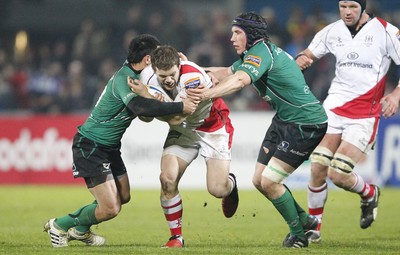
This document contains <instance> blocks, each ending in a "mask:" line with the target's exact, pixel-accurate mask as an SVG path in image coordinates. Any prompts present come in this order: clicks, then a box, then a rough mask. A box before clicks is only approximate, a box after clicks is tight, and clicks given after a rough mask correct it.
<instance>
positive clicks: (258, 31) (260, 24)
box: [232, 12, 268, 50]
mask: <svg viewBox="0 0 400 255" xmlns="http://www.w3.org/2000/svg"><path fill="white" fill-rule="evenodd" d="M232 26H238V27H240V28H241V29H242V30H243V31H244V32H245V34H246V37H247V41H246V49H247V50H248V49H249V48H250V47H251V46H253V45H254V44H255V43H256V42H258V41H259V40H266V41H268V33H267V21H266V20H265V19H264V18H263V17H262V16H260V15H258V14H256V13H254V12H246V13H242V14H240V15H238V16H237V17H236V18H235V19H234V20H233V21H232Z"/></svg>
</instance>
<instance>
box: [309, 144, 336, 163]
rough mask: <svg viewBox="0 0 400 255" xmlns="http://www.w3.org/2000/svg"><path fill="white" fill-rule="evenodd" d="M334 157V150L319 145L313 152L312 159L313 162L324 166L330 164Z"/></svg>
mask: <svg viewBox="0 0 400 255" xmlns="http://www.w3.org/2000/svg"><path fill="white" fill-rule="evenodd" d="M332 158H333V152H332V151H331V150H329V149H328V148H326V147H323V146H317V147H316V148H315V150H314V151H313V152H312V153H311V156H310V160H311V162H312V163H318V164H321V165H323V166H329V165H330V164H331V160H332Z"/></svg>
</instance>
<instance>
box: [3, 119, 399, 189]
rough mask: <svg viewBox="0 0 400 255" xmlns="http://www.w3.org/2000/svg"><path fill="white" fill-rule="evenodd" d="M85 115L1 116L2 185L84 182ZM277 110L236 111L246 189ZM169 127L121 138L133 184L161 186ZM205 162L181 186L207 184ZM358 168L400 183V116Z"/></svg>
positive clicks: (137, 129)
mask: <svg viewBox="0 0 400 255" xmlns="http://www.w3.org/2000/svg"><path fill="white" fill-rule="evenodd" d="M86 117H87V116H86V115H55V116H52V115H41V116H0V184H47V185H48V184H57V185H58V184H83V181H82V180H81V179H78V180H74V178H73V177H72V171H71V166H72V152H71V143H72V137H73V136H74V134H75V132H76V127H77V126H78V125H80V124H82V123H83V122H84V121H85V118H86ZM272 117H273V113H265V112H255V113H253V112H252V113H250V112H234V113H232V114H231V119H232V123H233V125H234V127H235V134H234V138H233V147H232V163H231V169H232V172H234V173H235V174H236V175H237V177H238V183H239V186H240V187H241V188H242V189H251V188H253V186H252V181H251V179H252V176H253V172H254V166H255V161H256V158H257V154H258V149H259V146H260V144H261V141H262V138H263V137H264V135H265V132H266V129H267V127H268V126H269V124H270V121H271V119H272ZM167 131H168V125H167V124H166V123H163V122H160V121H157V120H155V121H153V122H151V123H144V122H141V121H139V120H134V121H133V122H132V124H131V126H130V127H129V128H128V130H127V132H126V133H125V135H124V137H123V140H122V145H123V146H122V156H123V158H124V161H125V164H126V167H127V169H128V173H129V179H130V181H131V186H132V188H158V187H159V181H158V180H159V166H160V157H161V152H162V145H163V142H164V139H165V137H166V134H167ZM309 168H310V163H309V162H308V161H307V162H305V163H304V164H303V165H302V166H301V167H300V168H299V169H298V170H297V171H296V172H295V173H294V174H293V175H292V176H291V177H290V178H288V179H287V185H288V186H290V187H291V188H305V187H306V184H307V181H308V178H309ZM205 170H206V168H205V162H204V160H203V158H202V157H198V158H197V159H196V160H195V161H194V162H193V163H192V164H191V165H190V166H189V168H188V169H187V172H186V174H185V175H184V176H183V178H182V181H181V188H206V184H205ZM356 171H357V172H358V173H359V174H361V175H362V176H363V177H364V178H365V179H366V180H367V181H370V182H374V183H377V184H379V185H382V186H385V185H387V186H396V187H400V116H398V115H397V116H395V117H393V118H389V119H382V120H381V124H380V129H379V133H378V139H377V144H376V146H375V149H374V150H373V151H371V152H370V153H369V154H368V156H367V157H365V158H364V159H363V161H362V162H360V164H358V165H357V166H356Z"/></svg>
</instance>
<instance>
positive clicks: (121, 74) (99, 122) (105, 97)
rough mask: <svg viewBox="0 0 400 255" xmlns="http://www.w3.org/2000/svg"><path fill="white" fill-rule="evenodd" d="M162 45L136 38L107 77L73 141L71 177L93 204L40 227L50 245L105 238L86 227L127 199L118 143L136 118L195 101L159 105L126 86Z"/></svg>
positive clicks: (182, 109)
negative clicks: (85, 189)
mask: <svg viewBox="0 0 400 255" xmlns="http://www.w3.org/2000/svg"><path fill="white" fill-rule="evenodd" d="M159 45H160V43H159V41H158V39H157V38H156V37H154V36H152V35H147V34H144V35H139V36H137V37H136V38H134V39H133V40H132V41H131V43H130V45H129V52H128V57H127V60H126V62H125V63H124V65H123V66H122V67H121V68H120V69H119V70H118V71H117V72H116V73H115V74H114V75H113V76H112V77H111V79H110V80H109V81H108V83H107V85H106V86H105V88H104V91H103V93H102V94H101V96H100V98H99V99H98V101H97V103H96V105H95V106H94V109H93V110H92V112H91V114H90V116H89V117H88V118H87V120H86V121H85V123H84V124H83V125H81V126H79V127H78V132H77V133H76V135H75V137H74V139H73V145H72V152H73V176H74V177H75V178H78V177H82V178H84V180H85V182H86V185H87V187H88V189H89V191H90V193H91V194H92V195H93V196H94V198H95V201H94V202H93V203H91V204H88V205H85V206H83V207H81V208H79V209H78V210H76V211H75V212H72V213H69V214H67V215H64V216H62V217H57V218H53V219H50V220H49V221H48V222H47V223H46V224H45V226H44V230H45V231H46V232H48V234H49V236H50V240H51V244H52V246H53V247H65V246H68V242H69V241H71V240H78V241H82V242H84V243H86V244H87V245H91V246H101V245H104V243H105V239H104V237H102V236H99V235H96V234H94V233H93V232H92V231H91V230H90V227H91V226H92V225H94V224H98V223H100V222H102V221H106V220H110V219H112V218H114V217H115V216H117V215H118V213H119V212H120V210H121V206H122V204H125V203H127V202H129V200H130V185H129V179H128V175H127V171H126V168H125V165H124V162H123V160H122V158H121V151H120V149H121V139H122V136H123V134H124V133H125V131H126V129H127V128H128V127H129V125H130V124H131V122H132V120H133V119H135V118H136V117H137V116H146V117H156V116H165V115H171V114H182V113H183V114H191V113H193V112H194V110H195V109H196V107H197V104H198V103H199V102H198V101H196V100H193V99H191V98H189V97H187V98H186V99H184V100H183V102H162V101H159V100H156V99H153V98H145V97H142V96H138V95H137V94H135V93H133V92H132V91H131V90H130V87H129V86H128V83H129V82H132V81H133V80H134V79H138V78H139V75H140V72H141V71H142V70H143V69H144V68H145V67H146V66H148V65H149V64H150V63H151V59H150V53H151V52H152V51H153V50H155V49H156V48H157V47H158V46H159Z"/></svg>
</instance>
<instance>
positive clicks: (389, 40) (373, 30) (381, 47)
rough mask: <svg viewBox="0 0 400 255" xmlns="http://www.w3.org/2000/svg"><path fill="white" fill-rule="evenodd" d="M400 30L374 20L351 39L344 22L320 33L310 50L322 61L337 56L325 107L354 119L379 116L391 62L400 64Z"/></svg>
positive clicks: (383, 21) (329, 26)
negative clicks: (330, 55)
mask: <svg viewBox="0 0 400 255" xmlns="http://www.w3.org/2000/svg"><path fill="white" fill-rule="evenodd" d="M399 40H400V36H399V29H398V28H397V27H395V26H393V25H392V24H390V23H388V22H386V21H385V20H383V19H381V18H377V17H375V18H373V19H371V20H370V21H369V22H367V23H366V24H365V25H364V26H363V27H362V28H361V30H360V31H358V33H357V34H356V35H355V36H354V38H353V37H352V35H351V33H350V31H349V29H348V28H347V26H346V25H345V23H344V22H343V21H342V20H338V21H336V22H334V23H331V24H330V25H328V26H326V27H325V28H323V29H322V30H321V31H320V32H318V33H317V34H316V35H315V37H314V39H313V40H312V42H311V43H310V45H309V46H308V49H309V50H310V51H311V52H312V53H313V54H314V56H315V57H317V58H321V57H322V56H324V55H325V54H328V53H332V54H333V55H334V56H335V57H336V70H335V78H334V79H333V80H332V84H331V87H330V89H329V92H328V97H327V98H326V99H325V101H324V107H325V109H327V110H331V111H333V112H335V113H336V114H338V115H340V116H345V117H348V118H352V119H359V118H369V117H378V116H380V113H381V108H382V105H381V104H380V100H381V98H382V97H383V96H384V92H385V85H386V74H387V72H388V70H389V66H390V63H391V60H393V61H394V62H395V63H396V64H397V65H399V64H400V41H399Z"/></svg>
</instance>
